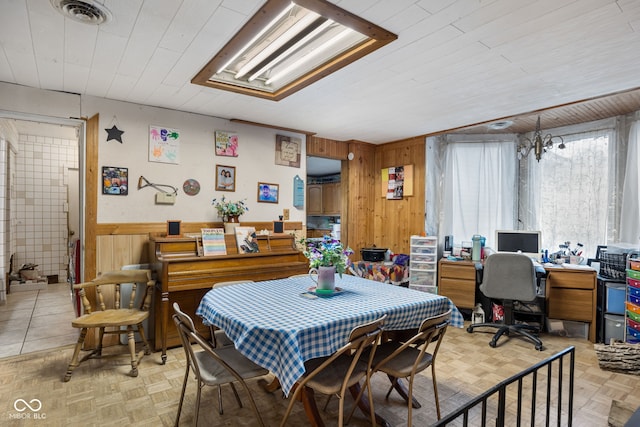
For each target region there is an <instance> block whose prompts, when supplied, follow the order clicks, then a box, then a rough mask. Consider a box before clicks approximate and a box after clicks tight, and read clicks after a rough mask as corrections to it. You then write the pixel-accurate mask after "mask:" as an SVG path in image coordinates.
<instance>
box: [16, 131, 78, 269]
mask: <svg viewBox="0 0 640 427" xmlns="http://www.w3.org/2000/svg"><path fill="white" fill-rule="evenodd" d="M18 147H19V148H18V155H17V156H16V170H15V181H14V182H15V184H14V186H13V187H14V188H13V190H14V194H13V197H12V199H13V200H14V201H15V205H13V206H14V211H13V214H12V230H14V233H12V239H13V240H14V242H15V260H14V265H15V267H14V268H15V269H17V268H19V267H20V266H21V265H23V264H26V263H34V264H38V270H39V271H40V273H41V275H44V276H49V275H58V280H59V281H60V282H64V281H66V279H67V260H68V249H67V242H68V232H67V213H66V208H65V206H66V205H67V187H66V186H65V185H64V183H65V178H66V177H65V175H66V174H67V173H68V168H77V167H78V141H77V140H69V139H61V138H52V137H45V136H35V135H24V134H21V135H20V136H19V144H18Z"/></svg>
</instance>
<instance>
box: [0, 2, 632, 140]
mask: <svg viewBox="0 0 640 427" xmlns="http://www.w3.org/2000/svg"><path fill="white" fill-rule="evenodd" d="M102 2H104V4H105V5H106V6H107V8H108V9H109V10H110V11H111V13H112V14H113V20H112V21H111V22H110V23H108V24H105V25H102V26H100V27H96V26H89V25H86V24H80V23H77V22H73V21H71V20H70V19H68V18H64V17H63V16H62V15H60V14H59V13H58V12H57V11H55V10H54V8H53V7H52V6H51V4H50V2H49V1H46V0H0V81H5V82H10V83H16V84H20V85H26V86H31V87H37V88H42V89H51V90H58V91H65V92H73V93H81V94H89V95H93V96H99V97H106V98H111V99H116V100H122V101H130V102H135V103H140V104H147V105H153V106H159V107H165V108H171V109H176V110H182V111H189V112H194V113H200V114H205V115H211V116H216V117H222V118H228V119H231V118H236V119H242V120H248V121H253V122H259V123H266V124H271V125H276V126H282V127H285V128H293V129H302V130H305V131H309V132H313V133H316V134H317V135H318V136H320V137H324V138H332V139H337V140H349V139H357V140H361V141H367V142H372V143H383V142H389V141H394V140H398V139H402V138H407V137H412V136H416V135H424V134H429V133H434V132H438V131H442V130H447V129H452V128H457V127H461V126H466V125H471V124H476V123H480V122H485V121H491V120H494V119H498V118H502V117H507V116H512V115H514V114H519V113H524V112H530V111H534V110H538V109H543V108H548V107H551V106H557V105H561V104H565V103H570V102H574V101H577V100H583V99H588V98H592V97H598V96H601V95H605V94H609V93H613V92H619V91H625V90H628V89H632V88H637V87H640V60H638V57H637V54H638V52H640V1H638V0H618V1H614V0H377V1H374V0H371V1H363V0H343V1H337V0H336V1H333V3H336V4H337V5H339V6H340V7H342V8H344V9H346V10H348V11H350V12H352V13H355V14H357V15H359V16H361V17H363V18H365V19H367V20H369V21H371V22H373V23H375V24H378V25H380V26H382V27H384V28H386V29H387V30H389V31H391V32H394V33H395V34H397V35H398V40H396V41H395V42H393V43H391V44H389V45H387V46H385V47H383V48H382V49H380V50H378V51H376V52H374V53H373V54H371V55H369V56H367V57H365V58H363V59H362V60H360V61H358V62H356V63H354V64H351V65H348V66H347V67H345V68H343V69H341V70H339V71H338V72H337V73H335V74H333V75H331V76H329V77H326V78H324V79H322V80H320V81H318V82H316V83H314V84H312V85H311V86H309V87H307V88H305V89H303V90H301V91H299V92H297V93H295V94H293V95H292V96H290V97H288V98H286V99H284V100H282V101H280V102H274V101H269V100H263V99H258V98H252V97H249V96H246V95H240V94H235V93H230V92H223V91H220V90H215V89H210V88H205V87H200V86H196V85H193V84H191V83H190V80H191V79H192V78H193V76H194V75H195V74H196V73H197V72H198V71H199V70H200V69H201V68H202V66H203V65H204V64H206V63H207V61H208V60H209V59H210V58H211V57H212V56H213V54H215V53H216V52H217V51H218V50H219V49H220V48H221V47H222V46H223V45H224V44H225V43H226V42H227V40H228V39H229V38H230V37H231V35H232V34H233V33H234V32H235V31H237V30H238V29H239V28H240V27H241V26H242V25H243V24H244V23H245V22H246V21H247V19H248V18H249V17H250V16H252V15H253V14H254V13H255V12H256V11H257V10H258V9H259V7H260V6H261V5H262V3H263V1H261V0H224V1H221V0H183V1H179V0H104V1H100V3H102Z"/></svg>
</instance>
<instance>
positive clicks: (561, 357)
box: [433, 346, 575, 427]
mask: <svg viewBox="0 0 640 427" xmlns="http://www.w3.org/2000/svg"><path fill="white" fill-rule="evenodd" d="M566 356H569V364H570V365H569V378H568V380H569V390H568V398H567V404H566V408H565V409H566V412H567V420H566V422H564V423H563V422H562V409H563V404H562V402H563V400H564V399H563V396H562V392H563V390H564V387H563V382H564V378H563V377H564V363H565V361H566ZM556 361H557V363H558V375H557V377H558V395H557V397H556V399H555V402H553V403H556V405H557V409H558V415H557V417H558V420H557V421H558V423H557V424H558V426H566V427H571V426H572V423H573V389H574V374H575V347H573V346H571V347H568V348H566V349H564V350H562V351H561V352H559V353H557V354H555V355H553V356H551V357H549V358H548V359H545V360H543V361H541V362H538V363H537V364H535V365H533V366H531V367H530V368H528V369H525V370H524V371H522V372H520V373H518V374H516V375H514V376H512V377H510V378H508V379H506V380H504V381H502V382H500V383H499V384H497V385H495V386H493V387H492V388H490V389H489V390H487V391H485V392H484V393H482V394H480V395H479V396H476V397H475V398H474V399H472V400H471V401H470V402H468V403H467V404H466V405H464V406H462V407H460V408H458V409H457V410H455V411H453V412H451V413H450V414H448V415H446V416H444V417H442V419H440V420H439V421H438V422H436V423H435V424H433V426H445V425H447V424H449V423H451V422H453V421H455V420H458V419H459V417H460V416H462V424H463V426H465V427H466V426H467V425H468V423H469V412H470V411H471V409H473V408H475V407H477V405H482V407H481V418H482V423H481V424H482V426H483V427H485V426H486V425H487V417H488V416H489V415H488V413H489V407H488V401H489V399H490V398H492V397H495V395H496V394H497V398H498V403H497V408H496V415H495V425H496V426H498V427H504V426H505V425H506V420H507V419H506V408H507V401H508V396H507V392H508V391H509V390H508V389H507V388H508V386H509V385H511V384H514V383H516V382H517V402H516V404H517V410H516V417H517V423H516V425H517V426H520V425H521V421H522V417H523V411H522V409H523V408H522V404H523V400H524V392H523V380H524V378H525V377H527V376H531V380H532V382H531V425H532V426H535V421H536V398H537V394H538V371H539V370H540V369H542V368H544V367H546V368H547V386H546V389H545V391H546V398H545V404H546V408H545V411H544V416H545V419H546V426H547V427H548V426H549V423H550V419H549V418H550V416H551V404H552V399H551V392H552V384H553V363H554V362H556ZM459 422H460V421H459V420H458V423H459ZM509 424H510V425H514V424H513V423H512V422H511V421H509Z"/></svg>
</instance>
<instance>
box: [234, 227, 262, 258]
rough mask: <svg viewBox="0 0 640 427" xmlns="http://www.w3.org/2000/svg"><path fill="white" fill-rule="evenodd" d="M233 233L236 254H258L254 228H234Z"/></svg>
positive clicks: (258, 249) (258, 248)
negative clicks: (236, 249)
mask: <svg viewBox="0 0 640 427" xmlns="http://www.w3.org/2000/svg"><path fill="white" fill-rule="evenodd" d="M235 231H236V244H237V245H238V253H241V254H249V253H256V252H260V247H259V246H258V236H256V229H255V227H236V230H235Z"/></svg>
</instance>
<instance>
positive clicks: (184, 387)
mask: <svg viewBox="0 0 640 427" xmlns="http://www.w3.org/2000/svg"><path fill="white" fill-rule="evenodd" d="M189 367H190V366H189V361H187V368H186V369H185V371H184V381H182V393H180V402H179V403H178V414H177V415H176V424H175V427H178V425H179V424H180V413H181V412H182V402H184V393H185V391H186V390H187V381H189Z"/></svg>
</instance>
